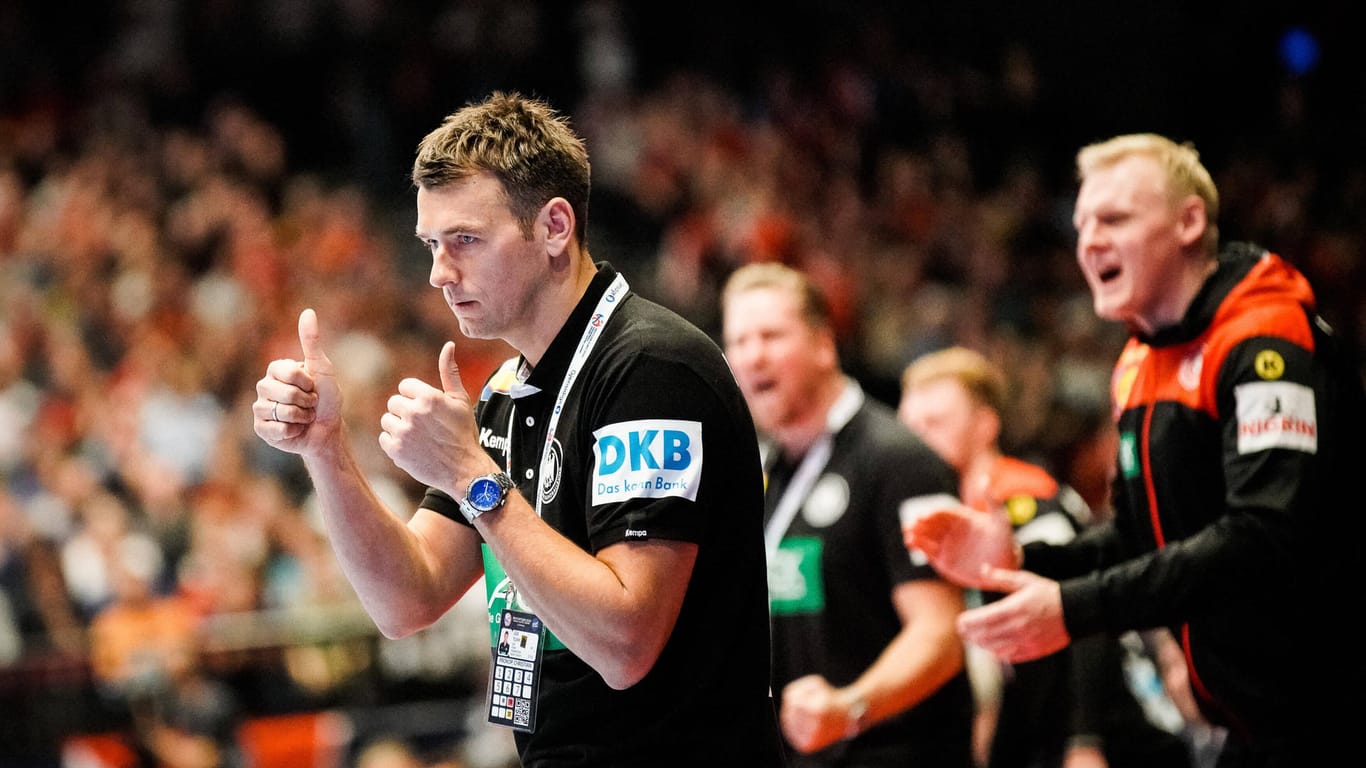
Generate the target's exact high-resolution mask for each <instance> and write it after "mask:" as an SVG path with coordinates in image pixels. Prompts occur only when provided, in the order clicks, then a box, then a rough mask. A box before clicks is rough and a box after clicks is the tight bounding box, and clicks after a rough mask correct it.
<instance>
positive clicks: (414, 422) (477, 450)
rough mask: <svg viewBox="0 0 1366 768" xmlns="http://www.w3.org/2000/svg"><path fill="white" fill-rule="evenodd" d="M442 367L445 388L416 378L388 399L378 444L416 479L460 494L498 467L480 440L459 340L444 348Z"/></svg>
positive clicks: (440, 372)
mask: <svg viewBox="0 0 1366 768" xmlns="http://www.w3.org/2000/svg"><path fill="white" fill-rule="evenodd" d="M437 367H438V370H439V375H440V377H441V388H440V389H437V388H436V387H433V386H431V385H430V384H427V383H426V382H423V381H422V380H420V379H414V378H407V379H404V380H402V381H400V382H399V383H398V393H397V394H395V395H393V396H391V397H390V398H389V402H388V411H387V412H386V413H385V414H384V415H383V416H382V417H380V420H379V425H380V429H381V430H383V431H382V432H380V435H379V445H380V448H382V449H383V450H384V453H385V454H386V455H388V456H389V458H390V460H392V461H393V462H394V465H395V466H397V467H398V468H399V469H401V470H403V471H404V472H407V473H408V474H409V475H411V476H412V478H413V479H414V480H416V481H418V482H419V483H422V484H424V485H428V486H432V487H434V488H440V489H441V490H443V491H445V492H446V493H448V494H450V495H451V497H452V498H456V499H459V498H462V497H463V496H464V495H465V486H466V484H467V483H468V482H469V480H470V479H471V478H473V477H474V476H476V475H480V474H484V473H486V472H492V471H495V470H496V469H497V467H496V465H494V463H493V460H492V459H490V458H489V456H488V454H486V453H484V449H483V448H481V447H480V445H479V438H478V429H477V427H476V426H475V422H474V407H473V405H471V403H470V397H469V393H467V392H466V391H465V387H464V385H463V384H462V383H461V382H460V367H459V366H458V365H457V364H456V362H455V342H453V341H448V342H446V344H445V345H444V346H443V347H442V348H441V356H440V358H439V359H438V361H437Z"/></svg>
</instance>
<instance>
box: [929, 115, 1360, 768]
mask: <svg viewBox="0 0 1366 768" xmlns="http://www.w3.org/2000/svg"><path fill="white" fill-rule="evenodd" d="M1077 167H1078V171H1079V174H1080V178H1081V188H1080V191H1079V193H1078V196H1077V201H1076V207H1075V213H1074V219H1073V221H1074V224H1075V225H1076V228H1077V233H1078V241H1077V259H1078V262H1079V264H1080V266H1081V269H1082V272H1083V273H1084V274H1085V276H1086V279H1087V282H1088V285H1089V286H1090V288H1091V292H1092V297H1093V300H1094V306H1095V311H1096V313H1097V315H1098V316H1100V317H1102V318H1104V319H1107V320H1116V321H1121V322H1124V323H1126V324H1127V325H1128V326H1129V328H1130V330H1131V332H1132V336H1131V338H1130V341H1129V343H1128V345H1127V346H1126V347H1125V349H1124V351H1123V353H1122V354H1121V356H1120V359H1119V361H1118V363H1117V364H1116V367H1115V371H1114V376H1113V380H1112V387H1111V389H1112V396H1113V403H1114V408H1115V418H1116V423H1117V426H1118V429H1119V437H1120V440H1119V451H1118V457H1117V459H1118V460H1117V463H1116V476H1115V478H1114V485H1113V503H1114V507H1115V519H1114V522H1113V524H1111V525H1105V526H1101V527H1098V528H1095V529H1092V530H1090V531H1088V532H1087V533H1085V534H1083V535H1082V536H1080V537H1078V538H1077V539H1076V540H1074V541H1073V542H1071V543H1069V544H1067V545H1064V546H1060V547H1052V546H1047V545H1031V546H1029V547H1026V548H1024V549H1023V551H1022V550H1021V549H1020V548H1018V547H1014V546H1013V545H1012V544H1011V543H1010V541H1009V537H1008V534H1009V529H1008V528H1005V530H1004V532H1003V531H1002V525H1001V521H999V520H996V519H993V518H992V517H990V516H987V515H981V514H977V515H969V514H967V513H966V511H965V510H950V511H946V512H943V513H940V514H938V515H933V516H927V517H925V518H922V519H921V520H920V521H919V522H917V523H916V525H915V526H913V527H911V528H908V529H907V531H906V533H907V542H908V543H909V544H912V545H914V546H916V547H918V548H920V549H921V550H922V551H925V552H926V553H927V554H929V555H930V557H931V561H932V562H934V563H935V565H936V566H937V567H938V568H939V570H940V571H941V573H946V574H952V575H955V578H957V579H958V580H960V581H963V582H964V583H970V584H971V585H973V586H977V587H979V588H986V589H994V590H997V591H1001V592H1008V593H1011V594H1009V595H1008V596H1007V597H1005V598H1004V599H1002V600H1000V601H998V602H996V603H993V604H992V605H989V606H984V607H982V608H980V609H976V610H973V611H968V612H966V613H964V614H963V615H962V617H961V618H960V620H959V630H960V632H961V633H962V634H963V636H964V637H965V638H966V639H968V640H970V641H971V642H974V643H976V644H978V645H981V646H983V647H985V648H987V649H989V650H992V651H993V652H995V653H996V654H997V655H999V656H1001V657H1003V658H1005V659H1007V660H1012V661H1020V660H1026V659H1031V658H1037V657H1039V656H1042V655H1045V654H1048V653H1051V652H1053V651H1056V650H1057V649H1059V648H1061V647H1064V646H1066V645H1067V644H1068V643H1070V642H1071V641H1072V639H1073V638H1080V637H1083V636H1086V635H1091V634H1095V633H1098V632H1107V631H1121V630H1125V629H1143V628H1149V627H1158V626H1165V627H1168V628H1170V629H1171V630H1172V632H1173V633H1174V635H1175V636H1176V637H1177V638H1178V639H1179V640H1180V642H1181V645H1182V648H1183V650H1184V652H1185V657H1186V665H1187V668H1188V671H1189V676H1190V681H1191V686H1192V688H1193V690H1194V693H1195V696H1196V699H1197V702H1198V703H1199V705H1200V708H1201V710H1202V712H1203V713H1204V714H1205V716H1206V717H1208V718H1209V719H1210V720H1211V721H1212V722H1214V723H1217V724H1219V725H1222V726H1224V727H1225V728H1227V729H1228V741H1227V743H1226V747H1225V750H1224V753H1223V754H1222V755H1221V757H1220V761H1219V765H1220V766H1221V768H1223V767H1230V768H1231V767H1233V766H1239V767H1241V766H1258V767H1259V768H1260V767H1263V766H1292V765H1293V766H1300V765H1324V764H1331V763H1330V762H1327V759H1328V757H1329V756H1333V757H1334V758H1336V757H1337V756H1339V755H1341V754H1342V751H1341V750H1345V749H1346V746H1345V745H1347V744H1348V741H1349V730H1348V729H1349V727H1350V726H1349V724H1354V723H1355V722H1357V721H1360V720H1361V718H1362V716H1363V715H1366V704H1363V699H1362V692H1363V690H1366V685H1364V684H1366V655H1363V654H1362V653H1361V651H1360V649H1358V648H1356V647H1354V646H1353V644H1352V643H1351V638H1352V637H1353V636H1352V635H1351V634H1349V632H1348V626H1349V624H1351V623H1354V622H1353V621H1352V619H1353V617H1352V615H1351V614H1352V613H1353V612H1352V611H1351V610H1350V608H1351V606H1352V605H1354V604H1359V598H1358V599H1356V600H1355V601H1354V600H1353V598H1354V597H1355V596H1356V595H1357V594H1358V592H1357V590H1355V589H1352V588H1351V586H1349V585H1350V584H1351V583H1352V582H1350V581H1348V580H1347V575H1348V567H1349V566H1348V563H1349V562H1351V560H1350V558H1351V557H1352V556H1353V555H1354V554H1356V553H1358V552H1360V551H1361V544H1362V542H1363V541H1364V540H1366V535H1363V519H1364V518H1366V516H1364V515H1362V514H1361V513H1360V512H1359V511H1357V510H1356V509H1355V508H1354V505H1353V504H1352V503H1351V499H1353V498H1354V497H1356V496H1357V494H1355V493H1353V491H1354V490H1355V488H1354V485H1355V484H1356V483H1357V482H1358V480H1359V478H1358V477H1357V476H1358V475H1360V474H1361V473H1362V472H1363V471H1364V470H1366V451H1364V450H1363V437H1366V406H1363V402H1364V401H1366V398H1364V397H1363V393H1362V384H1361V374H1360V371H1359V369H1358V368H1357V367H1356V366H1355V365H1354V364H1353V362H1352V361H1351V360H1350V359H1348V356H1347V355H1346V354H1345V353H1344V352H1343V351H1342V350H1341V348H1340V347H1341V344H1340V342H1339V341H1338V340H1336V339H1335V338H1334V336H1333V334H1332V331H1331V328H1330V327H1329V326H1328V325H1327V324H1326V323H1325V322H1324V321H1323V320H1322V319H1320V318H1319V317H1318V316H1317V315H1316V314H1315V306H1314V305H1315V301H1314V294H1313V291H1312V289H1311V287H1310V285H1309V283H1308V281H1307V280H1306V279H1305V278H1304V276H1303V275H1301V274H1300V273H1299V272H1298V271H1296V270H1295V269H1294V268H1293V267H1292V266H1291V265H1290V264H1288V263H1287V262H1286V261H1285V260H1283V259H1281V258H1280V257H1279V256H1277V255H1275V254H1272V253H1269V252H1266V251H1264V250H1261V249H1259V248H1255V247H1253V246H1249V245H1233V246H1231V247H1229V248H1227V249H1226V250H1225V251H1224V253H1222V254H1219V253H1218V247H1217V242H1218V230H1217V227H1216V226H1215V220H1216V218H1217V212H1218V193H1217V191H1216V189H1215V186H1214V183H1213V181H1212V180H1211V178H1210V176H1209V173H1208V172H1207V171H1206V170H1205V168H1204V167H1203V166H1202V165H1201V164H1200V162H1199V156H1198V155H1197V154H1196V152H1195V150H1194V149H1193V148H1192V147H1190V146H1189V145H1179V144H1176V143H1174V142H1172V141H1170V140H1168V139H1166V138H1163V137H1160V136H1155V135H1151V134H1142V135H1131V136H1121V137H1117V138H1115V139H1111V140H1109V141H1106V142H1102V143H1099V144H1095V145H1091V146H1088V147H1086V148H1084V149H1082V150H1081V152H1080V153H1078V156H1077ZM984 561H985V562H987V563H990V564H991V565H994V566H996V567H995V568H989V569H986V570H983V568H982V567H981V566H982V563H983V562H984ZM1023 569H1027V571H1026V570H1023Z"/></svg>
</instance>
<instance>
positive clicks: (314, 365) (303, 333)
mask: <svg viewBox="0 0 1366 768" xmlns="http://www.w3.org/2000/svg"><path fill="white" fill-rule="evenodd" d="M299 346H301V347H303V350H304V369H305V370H307V371H308V372H309V373H321V374H325V375H331V374H332V361H331V360H330V359H328V357H327V353H326V352H324V351H323V341H322V333H321V332H320V331H319V330H318V313H316V312H314V311H313V310H312V309H305V310H304V311H303V312H301V313H299Z"/></svg>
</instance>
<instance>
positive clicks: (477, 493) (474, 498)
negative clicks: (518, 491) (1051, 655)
mask: <svg viewBox="0 0 1366 768" xmlns="http://www.w3.org/2000/svg"><path fill="white" fill-rule="evenodd" d="M469 500H470V506H472V507H474V508H475V509H477V510H479V511H480V512H487V511H489V510H490V509H493V508H494V507H497V506H498V504H499V502H501V501H502V500H503V488H502V486H500V485H499V484H498V481H497V480H494V479H493V478H491V477H480V478H477V479H476V480H475V481H474V482H473V483H472V484H471V485H470V494H469Z"/></svg>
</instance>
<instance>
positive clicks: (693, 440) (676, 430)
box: [592, 419, 702, 504]
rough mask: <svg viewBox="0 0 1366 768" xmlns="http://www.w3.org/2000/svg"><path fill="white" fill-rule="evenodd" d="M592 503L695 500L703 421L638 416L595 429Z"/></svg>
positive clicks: (700, 460) (700, 477)
mask: <svg viewBox="0 0 1366 768" xmlns="http://www.w3.org/2000/svg"><path fill="white" fill-rule="evenodd" d="M593 437H594V438H596V441H595V442H594V444H593V481H592V482H593V503H594V504H609V503H612V502H617V501H625V500H626V499H660V498H665V497H668V496H678V497H681V498H685V499H688V500H689V501H696V500H697V485H698V482H699V481H700V480H701V479H702V423H701V422H698V421H680V420H676V419H640V420H637V421H623V422H619V423H616V424H609V425H607V426H605V427H603V428H601V429H598V430H595V431H594V432H593Z"/></svg>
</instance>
